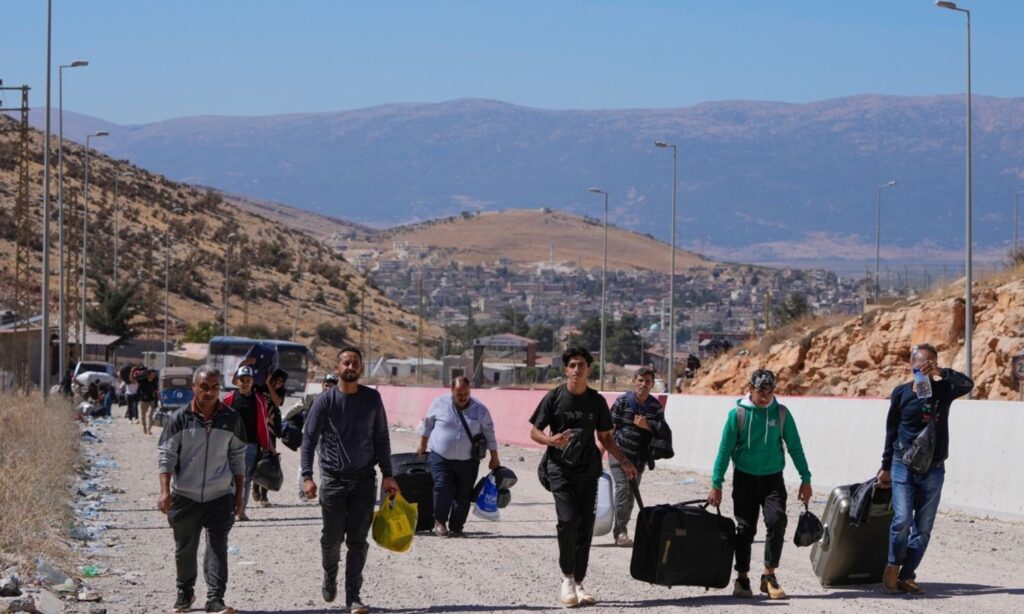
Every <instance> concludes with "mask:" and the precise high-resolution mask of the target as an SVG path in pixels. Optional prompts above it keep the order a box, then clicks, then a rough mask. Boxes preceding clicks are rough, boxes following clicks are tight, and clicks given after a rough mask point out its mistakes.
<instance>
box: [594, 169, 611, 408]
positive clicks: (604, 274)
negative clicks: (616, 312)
mask: <svg viewBox="0 0 1024 614" xmlns="http://www.w3.org/2000/svg"><path fill="white" fill-rule="evenodd" d="M590 191H591V192H593V193H594V194H604V264H602V265H601V390H604V372H605V369H606V367H607V364H608V363H607V362H605V355H604V345H605V343H604V339H605V314H606V313H607V310H606V309H605V300H606V295H607V289H608V192H605V191H604V190H602V189H601V188H590Z"/></svg>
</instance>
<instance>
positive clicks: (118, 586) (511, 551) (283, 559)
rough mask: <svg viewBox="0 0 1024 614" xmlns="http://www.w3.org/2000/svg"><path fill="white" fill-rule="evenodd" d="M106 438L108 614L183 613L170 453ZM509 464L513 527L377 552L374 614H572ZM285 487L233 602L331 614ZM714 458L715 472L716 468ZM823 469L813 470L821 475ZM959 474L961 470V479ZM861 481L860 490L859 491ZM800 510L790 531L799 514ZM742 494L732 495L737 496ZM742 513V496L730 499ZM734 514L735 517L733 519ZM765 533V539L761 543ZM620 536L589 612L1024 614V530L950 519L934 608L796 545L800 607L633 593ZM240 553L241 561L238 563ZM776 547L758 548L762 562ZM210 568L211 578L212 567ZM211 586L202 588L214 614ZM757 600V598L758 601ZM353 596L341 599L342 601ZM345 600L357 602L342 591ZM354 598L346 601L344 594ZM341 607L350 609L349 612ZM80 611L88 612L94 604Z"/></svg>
mask: <svg viewBox="0 0 1024 614" xmlns="http://www.w3.org/2000/svg"><path fill="white" fill-rule="evenodd" d="M92 430H93V431H94V432H95V433H96V434H97V435H98V436H99V437H100V438H101V439H102V441H101V442H100V443H96V444H93V445H92V446H90V447H92V448H93V450H94V451H95V452H96V453H97V454H98V455H100V456H103V457H106V458H109V459H112V460H114V461H116V467H111V468H109V469H107V474H106V478H107V481H108V482H107V483H108V484H109V485H110V486H111V487H112V488H115V489H123V491H124V492H123V493H119V494H118V495H117V500H116V501H113V502H110V503H108V504H105V505H104V506H103V507H102V508H101V510H100V512H99V517H98V518H97V519H96V521H98V522H100V523H104V524H106V525H107V526H108V527H109V529H108V530H107V531H106V534H105V535H106V539H107V541H108V543H110V544H114V546H113V547H112V548H108V549H106V550H101V551H99V552H97V553H95V554H93V555H91V556H92V557H93V561H92V562H94V563H98V564H100V565H101V566H107V567H108V570H107V571H106V572H105V573H104V574H103V575H101V576H99V577H96V578H91V579H89V580H88V581H89V583H90V585H91V586H93V587H95V588H96V589H98V590H99V591H100V593H101V594H102V595H103V602H102V603H101V604H100V605H102V606H103V607H106V608H107V611H108V612H159V611H164V612H169V611H170V609H171V605H172V604H173V602H174V597H175V589H174V559H173V556H174V543H173V540H172V536H171V530H170V528H169V527H168V526H167V521H166V519H165V517H164V516H163V514H161V513H160V512H158V511H157V510H156V497H157V491H158V482H157V476H156V469H155V467H156V460H155V459H156V442H157V438H158V437H159V433H160V429H159V428H154V434H153V435H152V436H145V435H143V434H142V432H141V429H140V428H139V427H138V426H133V425H129V424H128V423H127V422H126V421H125V420H122V419H115V421H114V423H113V424H110V425H97V426H94V427H92ZM415 443H416V436H415V434H414V433H412V432H411V431H409V430H405V429H396V430H393V431H392V446H393V449H394V450H395V451H412V450H413V449H414V447H415ZM501 454H502V460H503V464H505V465H507V466H510V467H512V468H513V469H514V470H515V471H516V472H517V473H518V475H519V478H520V481H519V484H518V485H517V486H516V487H515V488H514V489H513V490H512V504H511V505H510V506H509V507H508V508H506V509H505V510H503V511H502V519H501V521H499V522H490V521H485V520H480V519H478V518H476V517H474V516H472V515H471V516H470V522H469V523H468V524H467V526H466V532H467V534H468V536H469V539H462V540H452V539H442V538H437V537H433V536H432V535H421V536H417V537H416V540H415V542H414V544H413V547H412V549H411V550H410V551H409V552H406V553H404V554H394V553H390V552H387V551H385V550H383V549H381V548H379V547H377V546H376V545H375V544H371V545H370V555H369V561H368V563H367V566H366V570H365V578H366V580H365V584H364V588H363V597H364V600H365V601H366V602H367V604H368V605H370V606H371V611H380V612H410V613H411V612H498V611H502V612H505V611H510V612H514V611H531V612H533V611H535V612H543V611H558V610H560V609H561V608H560V607H558V605H557V595H558V587H559V580H560V573H559V571H558V565H557V545H556V543H555V514H554V505H553V503H552V500H551V496H550V494H549V493H547V492H546V491H544V490H543V489H542V488H541V486H540V485H539V484H538V482H537V479H536V472H535V469H536V466H537V461H538V458H539V453H538V452H536V451H533V450H525V449H520V448H514V447H504V448H503V449H502V450H501ZM282 459H283V463H284V467H285V475H286V476H288V478H287V479H286V482H285V488H283V489H282V491H281V492H279V493H271V497H270V498H271V501H272V503H273V507H271V508H266V509H260V508H251V509H250V511H249V515H250V516H251V518H252V520H251V521H250V522H244V523H236V524H235V527H234V529H233V530H232V532H231V539H230V545H231V547H232V554H230V557H229V558H230V574H231V579H230V583H229V587H228V594H227V602H228V604H229V605H232V606H234V607H235V608H236V609H237V610H238V611H240V612H330V611H337V610H339V609H341V608H340V607H339V606H338V603H337V602H335V603H334V604H330V607H329V604H325V603H324V602H323V601H322V600H321V597H320V579H321V568H320V549H319V536H320V526H321V521H320V509H319V507H318V506H317V505H316V504H313V503H302V502H299V501H298V499H297V497H296V493H295V482H294V478H293V476H294V475H295V472H296V466H297V462H298V454H297V453H294V452H291V451H290V450H284V454H283V455H282ZM711 461H712V459H708V464H709V465H710V464H711ZM812 470H813V465H812ZM955 470H956V468H955V467H951V468H950V471H955ZM851 481H852V480H851ZM707 483H708V478H707V476H706V475H701V474H696V473H685V472H680V471H675V470H669V469H662V468H658V469H657V470H655V471H653V472H648V473H647V474H646V475H645V477H644V482H643V492H644V494H645V500H646V502H647V503H648V504H652V503H662V502H676V501H683V500H686V499H693V498H697V497H699V496H702V495H704V494H706V485H707ZM792 486H793V490H794V493H792V494H791V503H790V510H789V513H790V519H791V521H790V529H789V531H790V532H791V531H792V530H793V527H795V525H796V521H795V520H796V517H797V514H798V507H797V505H796V503H795V487H796V485H795V484H794V485H792ZM727 488H728V487H727ZM726 495H727V496H726V499H727V500H728V498H729V497H728V493H726ZM825 496H826V493H824V492H821V493H817V494H816V498H815V501H814V503H813V505H812V510H813V511H816V512H817V513H818V514H819V516H820V515H821V512H822V510H823V508H824V497H825ZM722 511H723V513H730V512H731V509H729V508H728V507H723V510H722ZM762 535H763V527H761V528H760V529H759V537H760V536H762ZM611 542H612V539H611V536H610V535H608V536H603V537H598V538H595V540H594V546H593V550H592V554H591V565H590V573H589V575H588V576H587V580H586V585H587V587H588V588H589V589H590V590H591V591H592V592H593V593H594V594H595V596H596V597H597V598H598V599H599V603H598V604H597V605H596V606H589V607H587V608H586V609H587V610H602V611H606V612H613V611H616V612H617V611H626V610H632V609H636V608H642V609H644V611H649V612H671V611H677V610H680V609H685V608H694V607H702V608H704V609H705V610H706V611H711V612H718V611H723V612H725V611H728V612H740V611H754V610H757V609H758V608H759V607H762V606H765V605H769V606H775V607H782V608H786V609H787V610H788V611H792V612H833V611H840V610H842V611H844V612H877V611H881V610H883V609H888V608H894V609H898V611H899V612H901V613H911V612H929V613H930V612H934V611H941V612H964V613H970V614H978V613H981V612H1013V611H1017V612H1019V611H1022V610H1024V599H1022V596H1024V576H1022V574H1021V569H1022V568H1024V523H1014V522H1004V521H996V520H990V519H983V518H978V517H973V516H967V515H962V514H945V513H944V514H940V516H939V518H938V520H937V521H936V525H935V530H934V532H933V535H932V543H931V547H930V550H929V552H928V555H927V556H926V558H925V561H924V563H923V564H922V566H921V568H920V570H919V581H920V582H921V583H922V585H923V586H924V587H925V588H926V589H927V591H928V593H927V594H926V595H924V596H921V597H906V596H892V595H886V594H883V593H882V592H881V590H880V587H879V586H869V587H859V588H852V589H844V590H826V589H823V588H822V587H821V586H820V585H819V584H818V581H817V579H816V578H815V576H814V574H813V573H812V571H811V566H810V562H809V552H810V548H799V549H798V548H796V547H794V546H793V545H792V541H791V535H790V536H787V545H786V549H785V551H784V552H783V557H782V568H781V569H780V570H779V579H780V582H781V583H782V585H783V587H784V588H785V589H786V591H787V592H788V593H789V594H790V599H789V600H787V601H786V602H768V601H767V600H765V599H761V598H755V599H753V600H742V601H741V600H736V599H733V598H732V596H731V594H730V592H729V591H727V590H711V591H707V592H706V591H704V589H700V588H672V589H668V588H662V587H657V586H652V585H649V584H646V583H642V582H638V581H636V580H633V579H632V578H631V577H630V575H629V559H630V551H629V550H628V549H625V548H617V547H615V546H613V545H612V544H611ZM235 548H237V550H235ZM761 548H762V544H761V542H760V541H758V543H755V545H754V560H755V561H756V560H758V559H759V556H760V553H761ZM200 569H201V568H200ZM201 578H202V573H201V572H200V580H199V585H198V586H197V587H196V588H197V591H196V592H197V594H198V595H199V596H200V599H199V600H197V603H196V605H197V611H199V608H201V607H202V605H203V599H202V597H203V596H205V586H204V585H203V582H202V579H201ZM755 590H756V589H755ZM340 592H341V591H340ZM342 594H343V592H342ZM339 596H340V595H339ZM341 605H344V604H343V603H342V604H341ZM79 611H80V612H88V611H89V606H88V605H87V604H80V606H79Z"/></svg>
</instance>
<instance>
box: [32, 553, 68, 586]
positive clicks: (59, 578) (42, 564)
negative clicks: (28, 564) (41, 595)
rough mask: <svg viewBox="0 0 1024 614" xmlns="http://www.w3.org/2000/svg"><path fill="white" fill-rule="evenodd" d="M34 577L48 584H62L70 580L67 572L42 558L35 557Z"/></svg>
mask: <svg viewBox="0 0 1024 614" xmlns="http://www.w3.org/2000/svg"><path fill="white" fill-rule="evenodd" d="M36 578H38V579H40V580H42V583H43V584H45V585H48V586H53V585H55V584H63V583H64V582H68V581H70V580H71V578H69V577H68V576H67V574H65V573H64V572H63V571H61V570H59V569H57V568H56V567H54V566H53V565H50V564H49V563H47V562H46V561H44V560H43V559H36Z"/></svg>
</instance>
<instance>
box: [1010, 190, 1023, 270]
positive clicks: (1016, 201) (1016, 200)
mask: <svg viewBox="0 0 1024 614" xmlns="http://www.w3.org/2000/svg"><path fill="white" fill-rule="evenodd" d="M1021 194H1024V190H1021V191H1020V192H1017V193H1016V194H1014V195H1013V256H1012V257H1013V259H1014V261H1015V262H1016V258H1017V253H1018V252H1017V250H1018V247H1017V218H1018V217H1020V195H1021Z"/></svg>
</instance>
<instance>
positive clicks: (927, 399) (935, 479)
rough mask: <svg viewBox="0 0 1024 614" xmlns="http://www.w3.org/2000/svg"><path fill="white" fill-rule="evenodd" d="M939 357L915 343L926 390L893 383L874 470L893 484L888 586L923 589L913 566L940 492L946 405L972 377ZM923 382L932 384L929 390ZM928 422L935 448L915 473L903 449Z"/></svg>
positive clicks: (915, 366) (913, 361) (913, 356)
mask: <svg viewBox="0 0 1024 614" xmlns="http://www.w3.org/2000/svg"><path fill="white" fill-rule="evenodd" d="M938 357H939V353H938V351H937V350H936V349H935V347H934V346H932V345H929V344H927V343H922V344H920V345H917V346H914V348H913V350H912V351H911V353H910V366H911V369H912V370H914V371H916V373H915V375H916V376H919V377H921V376H923V377H922V378H921V379H922V380H923V381H922V382H921V383H922V386H923V388H924V389H925V390H922V391H920V393H917V392H915V390H914V388H915V385H914V382H913V381H911V382H907V383H905V384H900V385H899V386H896V388H895V389H893V391H892V397H891V399H890V402H889V415H888V417H887V418H886V421H885V447H884V448H883V450H882V468H881V469H880V470H879V471H878V483H879V485H880V486H882V487H886V486H889V485H891V486H892V488H893V492H892V508H893V514H894V515H893V519H892V528H891V529H890V531H889V564H888V565H886V567H885V572H884V574H883V576H882V584H883V585H884V586H885V588H886V589H887V590H890V591H897V590H898V591H901V592H904V593H910V594H914V595H916V594H920V593H923V592H924V590H923V589H922V588H921V587H920V586H918V584H917V582H916V577H917V575H916V573H915V572H916V570H917V566H918V565H919V564H920V563H921V559H922V558H924V553H925V550H926V549H927V548H928V540H929V538H930V537H931V533H932V525H933V524H934V522H935V514H936V512H937V511H938V509H939V498H940V497H941V496H942V483H943V481H944V479H945V476H946V469H945V461H946V457H947V455H948V450H949V410H950V406H951V405H952V404H953V401H954V400H956V399H958V398H960V397H962V396H964V395H965V394H967V393H969V392H970V391H971V390H972V389H973V388H974V382H972V381H971V379H970V378H969V377H967V376H966V375H964V374H963V373H960V372H958V371H954V370H953V369H940V368H939V367H938V364H937V361H938ZM924 378H927V380H924ZM936 378H937V379H936ZM925 383H927V384H929V385H927V386H925V385H924V384H925ZM927 388H930V392H931V395H930V396H928V394H927ZM929 424H933V426H932V428H933V429H934V431H935V452H934V454H933V455H932V458H931V464H930V466H929V468H928V469H927V470H925V471H924V472H923V473H918V472H915V471H914V470H913V469H911V468H910V467H909V466H908V464H907V459H906V458H905V454H907V452H908V450H910V449H911V446H913V444H914V440H915V439H917V437H918V435H920V434H921V432H922V431H924V430H925V427H927V426H929Z"/></svg>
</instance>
